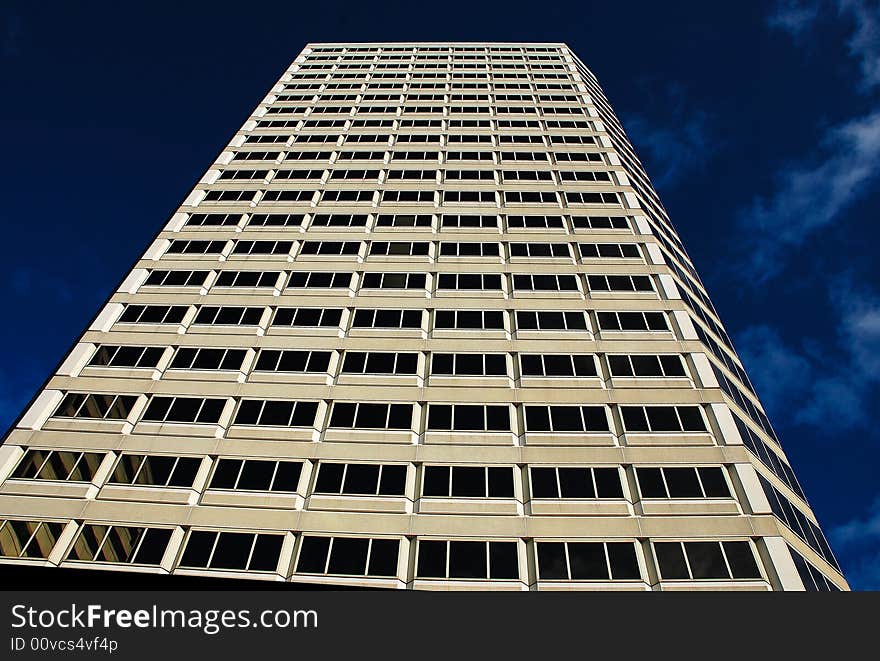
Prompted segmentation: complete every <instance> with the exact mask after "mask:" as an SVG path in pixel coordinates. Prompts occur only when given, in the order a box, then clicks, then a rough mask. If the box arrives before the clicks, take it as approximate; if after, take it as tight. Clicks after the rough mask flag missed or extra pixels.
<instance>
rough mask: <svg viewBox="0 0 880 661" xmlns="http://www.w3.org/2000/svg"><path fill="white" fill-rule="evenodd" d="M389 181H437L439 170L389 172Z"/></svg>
mask: <svg viewBox="0 0 880 661" xmlns="http://www.w3.org/2000/svg"><path fill="white" fill-rule="evenodd" d="M386 179H387V180H388V181H431V182H435V181H437V170H389V171H388V174H387V177H386Z"/></svg>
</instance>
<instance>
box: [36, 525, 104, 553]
mask: <svg viewBox="0 0 880 661" xmlns="http://www.w3.org/2000/svg"><path fill="white" fill-rule="evenodd" d="M114 527H115V526H112V525H109V526H107V531H106V532H105V533H104V536H103V537H102V538H101V542H100V543H99V544H98V545H97V546H96V547H95V553H94V554H93V555H92V560H93V561H94V559H95V558H97V557H98V554H99V553H101V549H102V548H104V544H105V543H106V541H107V538H108V537H109V536H110V533H111V532H112V531H113V528H114ZM38 531H39V527H38V528H37V529H36V530H34V535H36V534H37V532H38ZM34 535H31V536H30V538H29V539H28V544H30V542H31V539H33V538H34ZM25 548H27V544H25V545H24V546H23V547H22V549H25Z"/></svg>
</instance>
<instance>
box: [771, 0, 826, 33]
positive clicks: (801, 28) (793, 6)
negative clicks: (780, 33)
mask: <svg viewBox="0 0 880 661" xmlns="http://www.w3.org/2000/svg"><path fill="white" fill-rule="evenodd" d="M818 15H819V3H818V2H798V0H785V2H779V3H777V6H776V9H775V11H774V12H773V13H772V14H771V15H770V18H768V19H767V23H768V24H769V25H770V26H771V27H774V28H779V29H781V30H785V31H786V32H789V33H790V34H793V35H800V34H803V33H804V32H806V31H807V30H808V29H809V28H810V27H811V26H812V25H813V21H815V20H816V18H817V17H818Z"/></svg>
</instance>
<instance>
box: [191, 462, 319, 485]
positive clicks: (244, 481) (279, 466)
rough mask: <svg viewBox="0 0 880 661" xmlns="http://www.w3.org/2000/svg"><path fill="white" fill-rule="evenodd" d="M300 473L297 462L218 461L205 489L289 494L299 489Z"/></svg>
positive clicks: (300, 465)
mask: <svg viewBox="0 0 880 661" xmlns="http://www.w3.org/2000/svg"><path fill="white" fill-rule="evenodd" d="M301 472H302V462H300V461H271V460H264V459H226V458H221V459H218V460H217V465H216V466H215V468H214V474H213V475H212V476H211V482H210V484H209V485H208V488H209V489H232V490H238V491H279V492H288V493H292V492H294V491H296V488H297V485H299V476H300V473H301Z"/></svg>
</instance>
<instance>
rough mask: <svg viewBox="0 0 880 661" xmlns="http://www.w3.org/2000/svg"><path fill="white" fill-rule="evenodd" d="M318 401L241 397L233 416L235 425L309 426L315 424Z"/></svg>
mask: <svg viewBox="0 0 880 661" xmlns="http://www.w3.org/2000/svg"><path fill="white" fill-rule="evenodd" d="M317 413H318V402H292V401H285V400H271V399H270V400H264V399H243V400H241V404H240V405H239V407H238V413H237V414H236V416H235V422H234V423H233V424H236V425H259V426H261V427H311V426H313V425H314V424H315V415H316V414H317Z"/></svg>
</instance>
